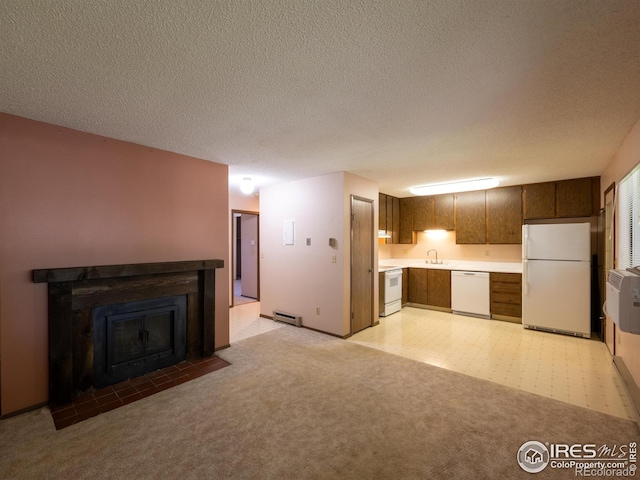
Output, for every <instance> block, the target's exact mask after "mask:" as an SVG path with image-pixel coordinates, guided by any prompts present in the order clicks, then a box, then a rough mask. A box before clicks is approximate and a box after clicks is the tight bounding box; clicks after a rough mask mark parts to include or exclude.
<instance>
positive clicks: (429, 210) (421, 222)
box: [412, 197, 433, 231]
mask: <svg viewBox="0 0 640 480" xmlns="http://www.w3.org/2000/svg"><path fill="white" fill-rule="evenodd" d="M412 200H413V202H412V203H413V229H414V230H418V231H421V230H429V229H430V228H431V224H432V223H433V199H432V198H431V197H414V198H412Z"/></svg>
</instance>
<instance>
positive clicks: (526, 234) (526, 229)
mask: <svg viewBox="0 0 640 480" xmlns="http://www.w3.org/2000/svg"><path fill="white" fill-rule="evenodd" d="M528 246H529V225H523V226H522V258H523V259H524V258H529V255H528V253H529V251H528Z"/></svg>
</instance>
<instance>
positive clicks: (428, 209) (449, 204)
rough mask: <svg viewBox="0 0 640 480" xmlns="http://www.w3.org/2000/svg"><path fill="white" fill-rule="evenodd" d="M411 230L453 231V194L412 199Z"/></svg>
mask: <svg viewBox="0 0 640 480" xmlns="http://www.w3.org/2000/svg"><path fill="white" fill-rule="evenodd" d="M412 200H413V230H417V231H420V230H453V229H454V226H455V223H454V208H453V194H452V193H450V194H446V195H434V196H430V197H414V198H413V199H412Z"/></svg>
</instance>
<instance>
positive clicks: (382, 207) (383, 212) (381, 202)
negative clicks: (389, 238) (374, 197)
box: [378, 193, 387, 230]
mask: <svg viewBox="0 0 640 480" xmlns="http://www.w3.org/2000/svg"><path fill="white" fill-rule="evenodd" d="M386 229H387V196H386V195H385V194H384V193H379V194H378V230H386Z"/></svg>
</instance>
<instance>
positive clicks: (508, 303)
mask: <svg viewBox="0 0 640 480" xmlns="http://www.w3.org/2000/svg"><path fill="white" fill-rule="evenodd" d="M489 282H490V291H491V294H490V302H491V315H492V317H494V318H497V319H499V320H509V321H514V322H519V323H521V322H522V320H521V319H522V275H521V274H519V273H495V272H492V273H490V274H489ZM503 317H507V318H503Z"/></svg>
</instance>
